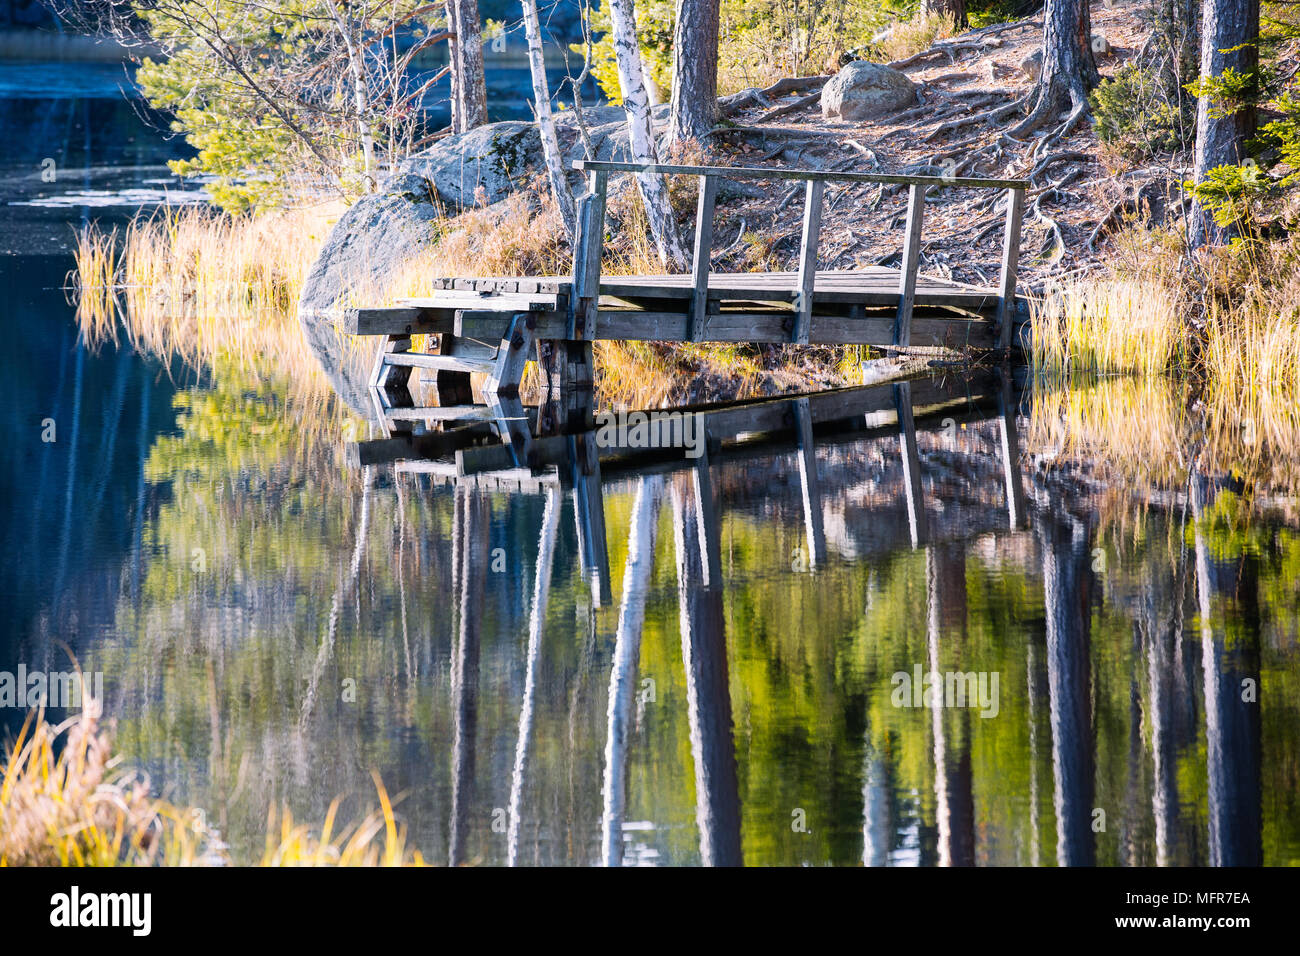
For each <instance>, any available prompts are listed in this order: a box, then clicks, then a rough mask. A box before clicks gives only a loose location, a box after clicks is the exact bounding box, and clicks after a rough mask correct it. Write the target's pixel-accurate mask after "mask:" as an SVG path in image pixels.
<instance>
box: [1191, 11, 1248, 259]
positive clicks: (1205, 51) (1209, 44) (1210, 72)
mask: <svg viewBox="0 0 1300 956" xmlns="http://www.w3.org/2000/svg"><path fill="white" fill-rule="evenodd" d="M1258 40H1259V0H1203V2H1202V4H1201V78H1202V79H1206V78H1209V77H1214V78H1218V77H1221V76H1223V73H1224V71H1225V70H1227V69H1232V70H1234V71H1236V72H1237V73H1242V74H1249V75H1257V74H1258V71H1259V47H1258V46H1257V42H1258ZM1213 107H1214V104H1213V103H1211V102H1210V100H1209V98H1207V97H1204V96H1202V97H1201V98H1200V100H1199V102H1197V104H1196V174H1195V175H1196V182H1197V183H1201V182H1204V181H1205V175H1206V173H1208V172H1209V171H1210V170H1211V169H1214V168H1215V167H1216V166H1231V165H1235V164H1237V163H1240V162H1241V161H1242V160H1244V159H1246V140H1247V139H1249V138H1250V137H1251V136H1253V135H1254V134H1255V125H1256V113H1255V106H1254V104H1248V105H1246V106H1244V107H1242V108H1241V109H1239V110H1237V111H1236V112H1235V113H1232V114H1231V115H1228V116H1223V117H1215V116H1212V115H1210V111H1211V109H1212V108H1213ZM1188 225H1189V228H1188V242H1189V243H1190V244H1191V246H1192V248H1194V249H1195V248H1199V247H1201V246H1204V245H1219V244H1222V243H1223V242H1225V241H1227V239H1228V236H1229V233H1230V230H1229V229H1227V228H1224V227H1223V226H1220V225H1218V224H1217V223H1215V221H1214V219H1213V217H1212V216H1211V215H1210V214H1209V213H1208V212H1206V211H1205V210H1204V209H1202V208H1201V207H1200V205H1199V204H1197V205H1195V206H1193V209H1192V216H1191V222H1190V223H1189V224H1188Z"/></svg>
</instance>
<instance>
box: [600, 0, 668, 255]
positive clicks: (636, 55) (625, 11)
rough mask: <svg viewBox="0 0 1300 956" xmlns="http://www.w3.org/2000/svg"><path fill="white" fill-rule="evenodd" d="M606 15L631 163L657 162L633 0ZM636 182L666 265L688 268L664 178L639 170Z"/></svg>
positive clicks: (614, 5)
mask: <svg viewBox="0 0 1300 956" xmlns="http://www.w3.org/2000/svg"><path fill="white" fill-rule="evenodd" d="M609 17H610V21H611V23H612V26H613V30H612V31H611V32H612V34H613V38H614V57H615V59H616V60H617V62H618V86H619V91H620V92H621V93H622V94H623V110H624V112H626V113H627V131H628V141H629V146H630V147H631V151H632V162H634V163H657V162H658V161H659V157H658V153H657V151H656V149H655V138H654V124H653V122H652V120H651V117H650V100H649V96H648V94H647V93H646V84H645V71H644V70H643V69H642V67H641V50H640V47H638V46H637V40H636V8H635V6H634V4H633V0H609ZM637 185H638V186H639V187H640V189H641V199H642V200H643V201H644V203H645V209H646V218H648V219H649V220H650V234H651V236H653V238H654V242H655V247H656V249H658V251H659V259H660V260H661V261H662V262H663V264H664V265H665V266H667V267H668V268H670V269H674V270H677V271H684V270H685V269H686V267H687V256H686V250H685V249H684V248H683V247H682V240H681V236H680V235H679V233H678V230H677V220H676V219H675V218H674V216H673V210H672V205H671V204H670V203H669V201H668V187H667V184H666V183H665V181H664V177H663V176H661V175H657V174H654V173H638V174H637Z"/></svg>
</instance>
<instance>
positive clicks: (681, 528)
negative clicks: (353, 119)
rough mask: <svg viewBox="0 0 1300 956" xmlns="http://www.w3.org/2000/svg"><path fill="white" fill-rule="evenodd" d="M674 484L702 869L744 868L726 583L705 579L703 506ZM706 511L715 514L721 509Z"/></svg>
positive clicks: (714, 539)
mask: <svg viewBox="0 0 1300 956" xmlns="http://www.w3.org/2000/svg"><path fill="white" fill-rule="evenodd" d="M690 487H691V483H690V482H681V483H679V484H677V485H676V486H674V488H673V496H672V497H673V533H674V537H675V540H676V550H677V594H678V604H679V611H680V617H681V632H682V662H683V663H684V664H685V667H686V703H687V713H688V716H689V718H690V726H691V753H692V755H693V757H694V759H695V801H696V802H695V817H696V822H697V824H698V826H699V830H700V857H701V859H702V861H703V863H704V865H705V866H739V865H740V864H741V863H742V857H741V846H740V790H739V784H738V782H737V779H736V746H735V741H734V740H733V739H732V725H731V690H730V685H729V681H728V676H727V637H726V630H725V621H724V619H723V611H722V587H721V582H719V583H717V584H715V585H714V586H713V587H707V588H706V587H704V586H703V584H702V583H701V578H702V576H703V570H702V567H703V564H704V562H705V561H707V562H708V563H709V564H710V565H712V566H713V567H718V566H719V564H720V561H718V560H715V559H713V558H711V557H708V556H705V555H701V554H700V552H699V549H698V548H692V547H691V545H692V544H693V543H695V542H697V541H699V540H700V529H699V527H698V522H699V520H700V515H701V509H700V508H699V507H698V503H697V502H696V501H694V500H693V496H691V495H690V494H689V492H688V490H687V489H689V488H690ZM708 513H712V514H715V515H716V513H717V510H716V508H712V509H708ZM704 532H705V540H706V541H707V542H708V544H707V545H706V547H709V548H717V547H718V546H719V545H718V529H717V528H705V529H704Z"/></svg>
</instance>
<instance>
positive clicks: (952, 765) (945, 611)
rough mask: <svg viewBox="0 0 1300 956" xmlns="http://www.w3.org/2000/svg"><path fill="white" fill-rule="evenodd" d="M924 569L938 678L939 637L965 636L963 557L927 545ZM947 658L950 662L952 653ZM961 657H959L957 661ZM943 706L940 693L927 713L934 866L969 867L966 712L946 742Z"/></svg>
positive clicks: (971, 826) (971, 822)
mask: <svg viewBox="0 0 1300 956" xmlns="http://www.w3.org/2000/svg"><path fill="white" fill-rule="evenodd" d="M925 567H926V584H927V602H926V603H927V609H928V615H927V629H926V630H927V642H926V643H927V648H928V652H929V668H930V672H931V673H932V674H938V675H941V674H942V673H943V671H942V669H941V668H940V666H939V665H940V656H939V650H940V640H941V637H942V635H943V633H944V632H945V630H946V631H947V633H948V635H949V636H950V637H951V638H953V639H954V642H955V643H956V644H957V647H958V650H959V651H960V648H961V645H962V644H963V643H964V641H963V638H964V637H965V635H966V555H965V553H964V552H963V551H962V549H961V546H960V545H931V546H930V547H928V548H926V551H925ZM949 656H950V659H951V657H952V655H949ZM960 659H961V658H960V654H958V655H957V660H958V662H960ZM958 669H960V668H958ZM943 703H944V699H943V697H942V689H940V699H939V700H938V701H936V706H935V707H934V708H933V709H932V711H931V722H932V728H933V736H934V795H935V817H936V822H937V823H938V830H939V847H938V850H939V865H940V866H974V865H975V799H974V793H973V788H974V780H973V778H972V773H971V761H970V730H971V728H970V709H969V707H963V708H961V709H960V710H959V711H958V712H957V713H956V714H955V715H954V719H955V721H956V722H957V724H958V725H959V731H960V732H959V733H958V734H957V735H956V739H955V740H952V741H949V740H948V736H947V733H946V727H945V724H944V717H945V714H944V707H943ZM968 703H969V702H968ZM950 743H951V744H953V745H955V753H953V754H949V753H948V750H949V745H950Z"/></svg>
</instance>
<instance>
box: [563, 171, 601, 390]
mask: <svg viewBox="0 0 1300 956" xmlns="http://www.w3.org/2000/svg"><path fill="white" fill-rule="evenodd" d="M608 187H609V173H607V172H605V171H603V170H594V171H592V172H591V173H589V174H588V176H587V192H586V194H585V195H584V196H583V197H582V198H581V199H580V200H578V234H577V235H576V236H575V237H574V241H573V288H571V289H570V290H569V296H568V302H567V305H566V311H567V312H568V323H567V324H568V328H567V332H566V335H565V339H564V341H562V342H560V343H559V344H558V352H559V355H558V356H556V359H557V362H556V364H557V365H558V366H559V368H558V372H559V379H560V389H561V390H562V391H571V390H573V389H581V388H591V387H592V385H593V383H594V382H595V378H596V376H595V370H594V369H593V368H592V365H593V359H592V350H591V340H592V338H593V337H594V336H595V334H596V312H597V309H598V307H599V305H600V254H601V251H602V250H603V249H604V246H605V194H606V192H607V190H608Z"/></svg>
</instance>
